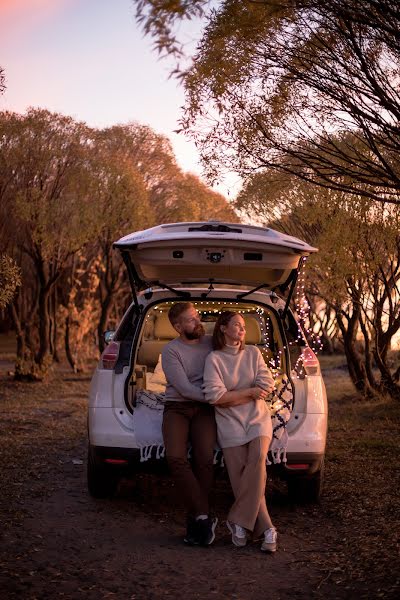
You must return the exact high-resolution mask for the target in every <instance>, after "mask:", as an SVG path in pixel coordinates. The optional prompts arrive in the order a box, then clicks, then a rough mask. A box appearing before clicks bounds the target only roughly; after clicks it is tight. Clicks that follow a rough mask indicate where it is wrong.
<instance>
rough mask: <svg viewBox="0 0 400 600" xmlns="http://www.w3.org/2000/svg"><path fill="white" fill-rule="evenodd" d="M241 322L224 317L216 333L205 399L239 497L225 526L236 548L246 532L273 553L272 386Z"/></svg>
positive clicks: (243, 542)
mask: <svg viewBox="0 0 400 600" xmlns="http://www.w3.org/2000/svg"><path fill="white" fill-rule="evenodd" d="M245 334H246V329H245V323H244V319H243V317H242V316H241V315H240V314H238V313H236V312H232V311H225V312H223V313H222V314H221V315H220V317H219V318H218V320H217V322H216V324H215V328H214V333H213V339H212V341H213V348H214V351H213V352H211V353H210V354H209V355H208V356H207V358H206V363H205V369H204V393H205V398H206V400H207V401H208V402H210V403H211V404H213V405H214V406H215V418H216V421H217V431H218V443H219V445H220V447H221V448H222V450H223V454H224V460H225V465H226V468H227V470H228V474H229V479H230V482H231V485H232V490H233V493H234V496H235V502H234V504H233V506H232V507H231V509H230V511H229V514H228V520H227V526H228V529H229V531H230V532H231V534H232V542H233V543H234V544H235V545H236V546H245V545H246V542H247V534H248V532H252V533H253V538H256V539H257V538H259V537H261V536H263V542H262V545H261V550H263V551H264V552H275V550H276V545H277V532H276V529H275V527H274V526H273V524H272V521H271V518H270V516H269V514H268V510H267V506H266V503H265V484H266V479H267V473H266V466H265V462H266V457H267V452H268V448H269V445H270V442H271V437H272V425H271V417H270V413H269V409H268V406H267V404H266V402H265V399H266V397H267V395H268V394H269V393H270V392H271V391H272V390H273V388H274V380H273V377H272V374H271V372H270V370H269V369H268V367H267V366H266V364H265V362H264V359H263V357H262V355H261V352H260V351H259V349H258V348H257V347H255V346H250V345H249V346H246V345H245V344H244V338H245Z"/></svg>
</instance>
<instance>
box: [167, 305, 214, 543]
mask: <svg viewBox="0 0 400 600" xmlns="http://www.w3.org/2000/svg"><path fill="white" fill-rule="evenodd" d="M168 317H169V320H170V322H171V324H172V326H173V327H174V329H176V331H177V332H178V333H179V337H178V338H176V339H174V340H172V341H171V342H169V343H168V344H166V345H165V347H164V349H163V352H162V366H163V370H164V373H165V376H166V379H167V387H166V392H165V408H164V418H163V437H164V445H165V451H166V457H167V462H168V465H169V468H170V471H171V474H172V476H173V478H174V479H175V483H176V485H177V489H178V491H179V493H180V495H181V496H182V497H183V499H184V502H185V505H186V509H187V512H188V521H187V531H186V536H185V538H184V541H185V542H186V543H187V544H191V545H193V544H197V545H202V546H208V545H209V544H212V542H213V541H214V539H215V527H216V525H217V518H216V517H212V516H211V515H210V511H209V495H210V492H211V489H212V486H213V482H214V466H213V458H214V448H215V444H216V424H215V417H214V408H213V407H212V406H210V405H209V404H208V403H207V402H206V401H205V398H204V394H203V391H202V384H203V371H204V363H205V359H206V356H207V355H208V354H209V352H211V350H212V346H211V336H206V335H204V334H205V332H204V328H203V326H202V324H201V322H200V316H199V313H198V312H197V310H196V309H195V307H194V306H193V304H192V303H191V302H177V303H175V304H174V305H173V306H172V307H171V309H170V310H169V313H168ZM189 445H191V447H192V464H193V468H192V466H191V464H190V462H189V460H188V456H187V454H188V447H189Z"/></svg>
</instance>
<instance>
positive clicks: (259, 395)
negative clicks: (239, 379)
mask: <svg viewBox="0 0 400 600" xmlns="http://www.w3.org/2000/svg"><path fill="white" fill-rule="evenodd" d="M266 396H267V393H266V392H265V391H264V390H262V389H261V388H259V387H252V388H244V389H243V390H232V391H231V392H225V394H223V395H222V396H221V397H220V398H219V399H218V400H217V402H214V404H215V405H216V406H220V407H221V408H228V407H231V406H240V405H241V404H248V403H249V402H254V400H265V398H266Z"/></svg>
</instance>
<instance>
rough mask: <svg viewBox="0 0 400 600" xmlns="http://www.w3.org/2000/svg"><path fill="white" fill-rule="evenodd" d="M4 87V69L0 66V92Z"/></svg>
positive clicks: (2, 91) (1, 92)
mask: <svg viewBox="0 0 400 600" xmlns="http://www.w3.org/2000/svg"><path fill="white" fill-rule="evenodd" d="M5 89H6V77H5V75H4V69H3V68H2V67H0V94H3V93H4V90H5Z"/></svg>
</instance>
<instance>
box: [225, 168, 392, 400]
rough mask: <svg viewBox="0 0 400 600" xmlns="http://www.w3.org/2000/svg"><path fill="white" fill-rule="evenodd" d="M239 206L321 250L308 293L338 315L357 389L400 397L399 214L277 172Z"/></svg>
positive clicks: (256, 184) (255, 184)
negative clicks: (394, 350)
mask: <svg viewBox="0 0 400 600" xmlns="http://www.w3.org/2000/svg"><path fill="white" fill-rule="evenodd" d="M235 206H236V208H237V209H238V210H241V211H246V214H248V211H249V210H250V209H252V210H253V211H254V215H255V216H257V217H258V218H259V219H260V218H261V219H263V220H264V221H265V224H266V225H270V226H273V227H274V228H275V229H279V230H281V231H283V232H285V233H287V234H289V235H296V236H299V237H301V238H302V239H305V240H307V241H309V242H312V243H313V244H314V245H316V246H317V247H318V248H319V252H318V253H317V254H316V255H313V256H312V257H311V258H310V259H309V260H308V263H307V265H308V267H307V271H308V278H307V289H306V294H307V296H308V297H310V296H311V297H314V298H315V299H316V300H317V301H318V302H319V304H320V306H319V311H322V310H325V311H327V310H328V311H333V312H334V314H335V317H336V325H337V327H338V329H339V331H340V334H341V338H342V342H343V347H344V351H345V354H346V357H347V364H348V367H349V373H350V376H351V379H352V381H353V383H354V385H355V386H356V388H357V389H358V390H360V391H362V392H363V393H367V394H370V395H374V394H376V393H377V392H384V393H390V394H391V395H392V396H393V397H396V398H400V388H399V385H398V381H399V374H400V369H399V368H398V365H396V364H395V363H394V362H393V361H392V358H391V356H390V354H389V350H390V348H391V342H392V340H393V337H394V336H395V335H396V333H398V331H399V330H400V291H399V285H398V284H399V280H400V235H399V224H400V209H399V208H398V207H397V206H391V207H390V208H388V207H385V206H383V205H381V204H380V203H377V202H373V201H370V200H366V199H365V198H363V197H359V198H358V199H357V200H355V199H354V198H353V199H352V200H351V201H350V200H349V198H348V197H347V195H345V194H343V193H339V192H336V191H332V190H321V189H320V188H318V187H315V186H313V185H311V184H309V183H305V182H301V181H299V180H298V179H297V178H295V177H292V178H288V177H283V176H282V177H281V178H280V179H278V178H277V176H276V173H274V172H273V171H271V172H265V173H262V174H261V173H260V174H256V175H254V176H253V177H252V178H251V179H250V180H249V181H248V182H247V185H246V186H245V187H244V189H243V191H242V193H241V194H240V195H239V197H238V199H237V201H236V203H235ZM321 303H323V304H321Z"/></svg>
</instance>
